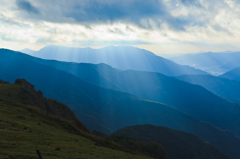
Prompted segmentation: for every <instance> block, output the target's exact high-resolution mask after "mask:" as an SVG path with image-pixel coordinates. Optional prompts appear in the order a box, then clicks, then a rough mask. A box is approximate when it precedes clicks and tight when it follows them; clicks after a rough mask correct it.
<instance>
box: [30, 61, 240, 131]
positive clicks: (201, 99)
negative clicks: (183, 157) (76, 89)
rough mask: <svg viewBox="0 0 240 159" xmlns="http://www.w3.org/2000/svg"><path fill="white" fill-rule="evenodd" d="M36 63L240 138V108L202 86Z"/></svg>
mask: <svg viewBox="0 0 240 159" xmlns="http://www.w3.org/2000/svg"><path fill="white" fill-rule="evenodd" d="M33 60H35V61H36V62H38V63H41V64H44V65H49V66H53V67H55V68H57V69H60V70H63V71H66V72H68V73H71V74H73V75H75V76H77V77H79V78H81V79H83V80H85V81H88V82H90V83H93V84H96V85H100V86H102V87H105V88H108V89H115V90H118V91H123V92H127V93H130V94H133V95H136V96H138V97H140V98H142V99H146V100H150V101H156V102H160V103H164V104H167V105H170V106H173V107H175V108H177V109H179V110H181V111H183V112H185V113H187V114H189V115H191V116H193V117H195V118H197V119H200V120H203V121H206V122H210V123H212V124H214V125H215V126H217V127H220V128H222V129H224V130H226V129H227V130H231V131H233V132H234V133H236V134H240V132H239V129H238V127H235V126H234V125H235V122H236V121H238V120H239V119H238V118H239V117H238V115H239V114H240V109H239V108H240V106H239V105H235V104H233V103H230V102H229V101H227V100H225V99H223V98H221V97H219V96H217V95H215V94H213V93H211V92H209V91H208V90H206V89H204V88H203V87H201V86H198V85H192V84H189V83H186V82H183V81H180V80H177V79H175V78H173V77H168V76H165V75H163V74H160V73H153V72H142V71H132V70H127V71H120V70H117V69H114V68H112V67H110V66H108V65H106V64H98V65H94V64H85V63H80V64H79V63H68V62H59V61H53V60H41V59H37V58H34V59H33ZM226 84H227V83H226ZM226 87H227V85H226ZM223 91H224V90H223ZM226 94H227V92H226ZM236 96H238V95H235V96H233V98H234V97H235V98H236V99H237V97H236Z"/></svg>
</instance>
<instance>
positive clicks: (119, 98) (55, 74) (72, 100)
mask: <svg viewBox="0 0 240 159" xmlns="http://www.w3.org/2000/svg"><path fill="white" fill-rule="evenodd" d="M0 56H1V57H0V60H1V61H0V67H1V70H0V78H2V79H4V80H6V81H9V82H14V80H15V79H16V78H25V79H27V80H28V81H30V82H31V83H33V84H34V85H35V87H36V89H41V91H42V92H43V94H44V95H45V96H47V97H51V98H53V99H57V100H59V101H60V102H63V103H64V104H67V105H68V106H69V107H70V108H71V109H72V110H73V111H74V113H75V114H76V116H77V118H78V119H80V120H81V121H82V122H83V123H84V124H86V125H87V127H88V128H90V129H91V130H93V129H97V130H99V131H102V132H105V133H108V134H110V133H112V132H114V131H116V130H118V129H120V128H123V127H126V126H131V125H136V124H153V125H159V126H166V127H169V128H172V129H176V130H181V131H185V132H189V133H193V134H195V135H197V136H198V137H199V138H201V139H202V140H205V141H208V142H209V143H211V144H212V145H213V146H215V147H217V148H219V149H220V150H221V151H223V152H224V153H225V154H227V155H231V156H234V158H239V157H240V153H239V152H238V151H237V150H238V149H239V148H240V147H239V145H240V140H239V138H238V137H236V136H234V135H233V134H232V133H231V132H228V131H222V130H221V129H218V128H216V127H214V126H213V125H211V124H209V123H205V122H202V121H200V120H198V119H196V118H194V117H191V116H189V115H187V114H185V113H183V112H182V111H179V110H177V109H176V108H173V107H171V106H168V105H164V104H161V103H157V102H152V101H146V100H142V99H140V98H139V97H136V96H134V95H131V94H128V93H124V92H119V91H116V90H111V89H106V88H103V87H99V86H97V85H95V84H91V83H89V82H86V81H85V80H83V79H80V78H78V77H76V76H74V75H72V74H69V73H67V72H65V71H62V70H59V69H56V68H54V67H52V66H47V65H44V64H40V63H38V62H36V61H35V60H36V58H34V59H35V60H33V57H31V56H28V55H24V54H22V53H19V52H14V51H11V50H4V49H1V50H0ZM162 76H164V75H162ZM173 79H174V78H173ZM174 80H176V79H174ZM176 81H179V80H176ZM179 82H181V81H179ZM189 85H190V84H189ZM201 89H202V90H205V89H203V88H201ZM203 100H204V98H203ZM221 102H223V101H221ZM216 106H217V105H216ZM230 107H231V106H230ZM218 110H220V111H222V110H221V107H218ZM233 112H234V113H237V112H236V111H233ZM234 118H235V117H234V115H233V117H230V118H229V120H232V119H234ZM223 121H224V119H223ZM233 125H235V127H236V128H237V127H238V124H237V122H236V121H235V122H233ZM231 126H232V125H231Z"/></svg>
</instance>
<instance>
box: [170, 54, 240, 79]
mask: <svg viewBox="0 0 240 159" xmlns="http://www.w3.org/2000/svg"><path fill="white" fill-rule="evenodd" d="M169 59H170V60H172V61H174V62H176V63H178V64H181V65H188V66H191V67H194V68H197V69H200V70H203V71H206V72H208V73H210V74H212V75H221V74H223V73H225V72H227V71H230V70H232V69H234V68H236V67H240V64H239V60H240V52H219V53H217V52H216V53H213V52H207V53H199V54H186V55H181V56H176V57H172V58H169Z"/></svg>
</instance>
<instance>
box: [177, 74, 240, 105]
mask: <svg viewBox="0 0 240 159" xmlns="http://www.w3.org/2000/svg"><path fill="white" fill-rule="evenodd" d="M239 73H240V70H239ZM223 77H224V76H219V77H216V76H211V75H182V76H178V77H176V78H177V79H179V80H182V81H185V82H188V83H191V84H197V85H200V86H202V87H204V88H206V89H207V90H209V91H211V92H213V93H214V94H216V95H218V96H220V97H223V98H225V99H227V100H229V101H231V102H234V103H239V104H240V82H239V81H235V80H230V79H226V78H223Z"/></svg>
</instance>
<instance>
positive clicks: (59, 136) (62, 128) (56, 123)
mask: <svg viewBox="0 0 240 159" xmlns="http://www.w3.org/2000/svg"><path fill="white" fill-rule="evenodd" d="M4 87H5V86H4ZM9 87H10V85H9ZM0 89H2V90H1V92H2V91H3V89H4V88H2V87H1V85H0ZM7 90H9V89H7ZM18 93H19V92H17V94H18ZM0 95H2V94H0ZM6 98H11V95H9V96H8V97H6ZM1 99H3V98H2V96H1ZM18 100H20V98H19V99H16V100H15V101H17V102H18ZM15 101H14V102H15ZM14 102H4V101H0V158H4V159H7V158H9V159H10V158H16V159H21V158H22V159H28V158H29V159H30V158H32V159H38V156H37V153H36V150H39V151H40V152H41V154H42V157H43V159H58V158H67V159H74V158H75V159H83V158H85V159H91V158H94V159H95V158H102V159H104V158H106V159H107V158H110V159H114V158H124V159H127V158H129V159H134V158H137V159H141V158H142V159H144V158H148V157H145V156H140V155H135V154H133V153H132V154H131V153H126V152H123V151H119V150H114V149H111V148H106V147H101V146H96V145H95V143H96V142H98V139H97V138H96V137H93V136H91V135H89V134H87V133H84V132H82V131H80V130H79V129H78V128H77V127H76V126H74V125H73V124H72V122H71V121H66V120H63V119H59V118H56V117H50V116H46V115H45V114H44V113H42V112H41V111H40V110H38V108H35V107H32V106H26V105H22V104H16V103H14ZM19 116H24V117H25V118H26V119H25V120H24V119H20V118H19ZM38 123H41V125H38ZM13 124H14V125H13ZM4 127H5V128H7V129H4ZM24 127H28V128H29V130H24V129H23V128H24ZM70 131H73V132H74V134H71V133H69V132H70ZM101 141H102V140H100V139H99V142H101ZM58 147H59V148H60V150H59V151H57V150H55V149H56V148H58ZM113 147H114V145H113Z"/></svg>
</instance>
